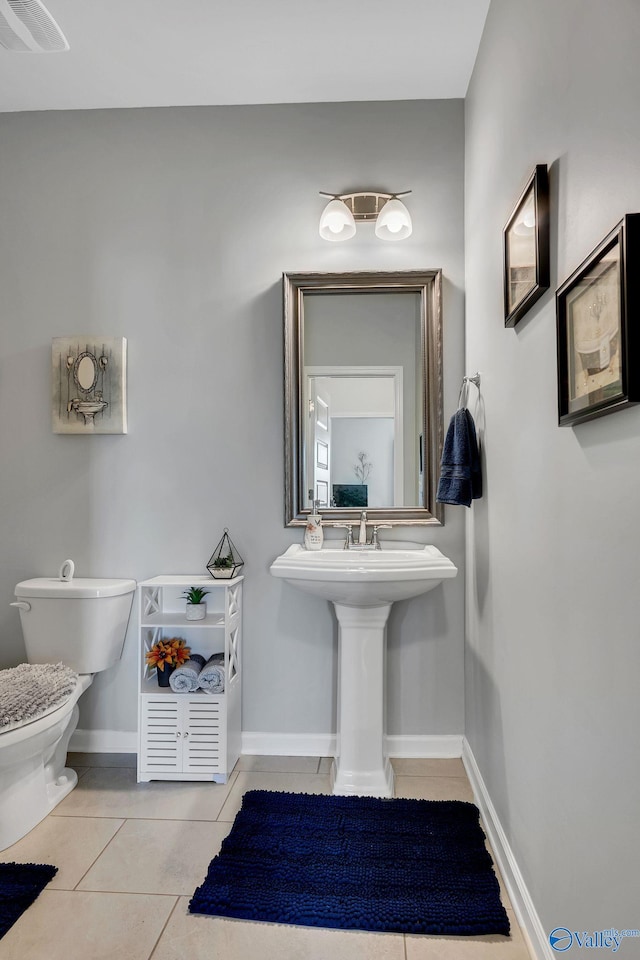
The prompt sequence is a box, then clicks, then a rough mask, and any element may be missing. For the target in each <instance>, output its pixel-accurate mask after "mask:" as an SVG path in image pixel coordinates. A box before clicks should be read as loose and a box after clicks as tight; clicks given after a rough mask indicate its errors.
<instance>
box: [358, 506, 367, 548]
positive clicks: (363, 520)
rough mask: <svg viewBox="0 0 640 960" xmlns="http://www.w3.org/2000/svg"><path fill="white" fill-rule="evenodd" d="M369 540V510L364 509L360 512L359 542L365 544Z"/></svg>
mask: <svg viewBox="0 0 640 960" xmlns="http://www.w3.org/2000/svg"><path fill="white" fill-rule="evenodd" d="M366 542H367V511H366V510H363V511H362V513H361V514H360V533H359V535H358V543H360V544H365V543H366Z"/></svg>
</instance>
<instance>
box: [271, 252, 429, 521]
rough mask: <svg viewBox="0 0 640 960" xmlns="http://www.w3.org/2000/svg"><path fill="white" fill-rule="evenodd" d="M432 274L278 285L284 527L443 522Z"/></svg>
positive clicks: (363, 275)
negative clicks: (319, 522) (315, 518)
mask: <svg viewBox="0 0 640 960" xmlns="http://www.w3.org/2000/svg"><path fill="white" fill-rule="evenodd" d="M441 287H442V276H441V271H440V270H420V271H414V270H411V271H402V272H399V273H387V272H359V273H306V274H301V273H289V274H286V273H285V274H284V275H283V294H284V325H285V512H286V516H285V522H286V525H287V526H302V525H304V524H305V523H306V519H307V516H308V515H309V513H310V511H311V509H312V506H313V501H314V500H319V501H320V512H321V514H322V515H323V517H325V518H326V520H327V521H328V522H329V523H331V522H332V521H333V522H343V521H352V520H353V521H355V520H357V519H359V517H360V513H361V511H362V510H365V509H366V511H367V519H368V520H370V521H371V522H372V523H383V522H384V523H393V524H402V523H405V524H415V523H432V524H439V523H441V522H442V513H443V512H442V505H441V504H436V502H435V496H436V481H437V472H438V466H439V462H440V456H441V450H442V441H443V432H444V427H443V414H442V309H441Z"/></svg>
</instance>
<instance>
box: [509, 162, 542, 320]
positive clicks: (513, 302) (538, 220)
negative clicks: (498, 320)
mask: <svg viewBox="0 0 640 960" xmlns="http://www.w3.org/2000/svg"><path fill="white" fill-rule="evenodd" d="M502 248H503V272H504V324H505V327H515V325H516V323H517V322H518V321H519V320H521V319H522V317H523V316H524V315H525V313H526V312H527V310H529V309H530V308H531V307H532V306H533V304H534V303H535V302H536V300H538V298H539V297H541V296H542V294H543V293H544V291H545V290H548V288H549V282H550V281H549V175H548V172H547V166H546V164H543V163H539V164H538V165H537V166H536V168H535V170H534V171H533V173H532V174H531V176H530V177H529V180H528V182H527V185H526V187H525V188H524V190H523V192H522V194H521V195H520V197H519V199H518V202H517V203H516V205H515V207H514V209H513V213H512V214H511V216H510V217H509V219H508V221H507V224H506V226H505V228H504V230H503V231H502Z"/></svg>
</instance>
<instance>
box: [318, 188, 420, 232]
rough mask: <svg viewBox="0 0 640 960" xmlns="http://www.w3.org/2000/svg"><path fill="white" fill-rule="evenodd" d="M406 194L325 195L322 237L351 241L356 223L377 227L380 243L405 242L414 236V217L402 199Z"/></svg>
mask: <svg viewBox="0 0 640 960" xmlns="http://www.w3.org/2000/svg"><path fill="white" fill-rule="evenodd" d="M410 193H411V190H405V191H404V192H403V193H377V192H374V191H372V190H366V191H362V192H359V193H341V194H335V193H323V191H322V190H321V191H320V196H321V197H329V198H330V200H329V203H328V204H327V205H326V207H325V208H324V210H323V211H322V216H321V217H320V236H321V237H322V238H323V239H324V240H332V241H336V240H349V239H350V238H351V237H352V236H353V235H354V234H355V232H356V223H362V222H368V223H373V224H375V234H376V237H378V239H379V240H404V239H405V238H406V237H409V236H411V232H412V230H413V226H412V224H411V216H410V214H409V211H408V210H407V208H406V207H405V205H404V203H403V202H402V201H401V200H400V197H406V196H407V195H408V194H410Z"/></svg>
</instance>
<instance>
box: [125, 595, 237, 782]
mask: <svg viewBox="0 0 640 960" xmlns="http://www.w3.org/2000/svg"><path fill="white" fill-rule="evenodd" d="M243 579H244V577H234V578H233V579H232V580H224V579H221V580H215V579H212V578H211V577H201V576H193V577H189V576H166V577H153V579H151V580H144V581H143V582H142V583H140V584H139V594H138V595H139V605H140V606H139V613H140V621H139V622H140V645H139V646H140V654H139V656H140V683H139V698H138V699H139V716H138V740H139V742H138V781H139V782H147V781H149V780H208V781H214V782H216V783H226V782H227V779H228V777H229V774H230V773H231V771H232V770H233V768H234V766H235V764H236V762H237V760H238V757H239V756H240V738H241V711H242V698H241V688H242V660H241V654H242V642H241V641H242V581H243ZM189 587H203V588H204V589H205V590H208V591H209V592H208V594H207V596H206V597H205V600H206V602H207V615H206V617H205V618H204V620H187V618H186V599H185V597H184V596H183V593H184V591H185V590H188V589H189ZM170 637H182V638H183V639H184V640H186V642H187V645H188V646H189V647H190V648H191V653H199V654H201V655H202V656H203V657H204V658H205V659H208V658H209V657H211V656H212V655H213V654H214V653H224V668H225V688H224V693H220V694H210V693H207V692H206V691H204V690H197V691H195V692H193V693H174V691H173V690H172V689H171V687H159V686H158V680H157V676H156V671H155V669H151V670H150V669H149V668H148V667H147V665H146V660H145V654H146V653H147V651H148V650H150V649H151V647H152V646H153V644H154V643H156V642H157V641H158V640H161V639H163V638H164V639H167V638H170Z"/></svg>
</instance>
